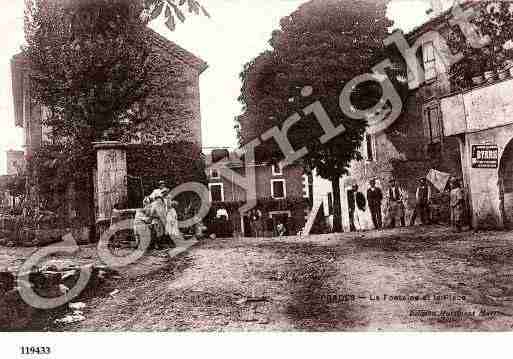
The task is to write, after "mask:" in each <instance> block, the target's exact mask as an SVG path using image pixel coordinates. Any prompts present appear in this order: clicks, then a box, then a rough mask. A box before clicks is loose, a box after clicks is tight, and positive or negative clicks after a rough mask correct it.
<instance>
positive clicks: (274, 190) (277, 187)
mask: <svg viewBox="0 0 513 359" xmlns="http://www.w3.org/2000/svg"><path fill="white" fill-rule="evenodd" d="M271 196H272V198H275V199H283V198H285V197H287V190H286V188H285V180H283V179H279V180H271Z"/></svg>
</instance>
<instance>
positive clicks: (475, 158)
mask: <svg viewBox="0 0 513 359" xmlns="http://www.w3.org/2000/svg"><path fill="white" fill-rule="evenodd" d="M498 167H499V148H498V147H497V146H496V145H473V146H472V168H498Z"/></svg>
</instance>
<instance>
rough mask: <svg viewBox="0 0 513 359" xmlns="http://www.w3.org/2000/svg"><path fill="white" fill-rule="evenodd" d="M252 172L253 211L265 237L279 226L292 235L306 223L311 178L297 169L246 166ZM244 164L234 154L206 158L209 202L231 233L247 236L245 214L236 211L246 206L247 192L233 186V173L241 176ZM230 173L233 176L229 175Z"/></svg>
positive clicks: (260, 164) (224, 152)
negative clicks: (222, 213)
mask: <svg viewBox="0 0 513 359" xmlns="http://www.w3.org/2000/svg"><path fill="white" fill-rule="evenodd" d="M247 166H251V167H254V169H255V183H256V199H257V206H256V207H255V208H256V209H258V210H260V211H261V213H262V217H263V222H264V227H265V232H266V235H267V236H271V235H272V234H273V230H274V229H275V228H276V225H277V224H278V223H279V222H281V223H282V224H284V225H286V226H287V229H288V233H289V234H291V235H295V234H296V233H297V232H299V231H300V230H301V229H302V228H303V227H304V225H305V223H306V217H307V215H308V213H309V208H310V203H311V202H310V197H311V186H310V184H311V177H310V176H308V175H307V174H306V173H305V171H304V169H303V168H302V167H301V166H299V165H290V166H288V167H285V168H282V167H281V166H280V165H279V164H274V163H270V162H258V163H251V164H247ZM245 168H246V163H245V162H244V161H243V160H241V159H240V158H239V157H238V156H237V155H236V154H235V153H234V152H232V151H228V150H214V151H212V152H211V153H210V154H209V155H208V156H207V177H208V187H209V192H210V200H211V202H212V205H213V207H214V208H215V209H226V211H227V212H228V216H229V220H230V221H231V222H232V224H233V227H234V232H235V233H238V234H242V235H245V236H250V235H251V228H250V222H249V213H246V214H245V215H243V216H241V215H240V213H239V208H240V207H242V205H243V204H245V203H246V198H247V194H246V193H247V192H246V190H245V189H244V188H242V187H241V186H240V185H238V184H237V182H236V181H235V180H234V179H233V176H232V175H231V174H232V173H233V172H236V173H239V174H241V175H243V176H244V175H245ZM232 171H233V172H232Z"/></svg>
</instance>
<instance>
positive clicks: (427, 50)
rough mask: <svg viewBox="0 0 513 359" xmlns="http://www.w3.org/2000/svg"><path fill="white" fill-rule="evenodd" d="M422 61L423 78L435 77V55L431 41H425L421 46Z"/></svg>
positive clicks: (431, 78)
mask: <svg viewBox="0 0 513 359" xmlns="http://www.w3.org/2000/svg"><path fill="white" fill-rule="evenodd" d="M422 57H423V62H424V79H425V80H426V81H432V80H434V79H435V78H436V56H435V46H434V44H433V42H426V43H425V44H424V46H423V47H422Z"/></svg>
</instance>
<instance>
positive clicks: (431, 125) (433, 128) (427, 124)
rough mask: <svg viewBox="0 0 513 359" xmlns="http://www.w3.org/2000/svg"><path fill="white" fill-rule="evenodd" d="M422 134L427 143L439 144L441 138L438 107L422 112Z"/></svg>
mask: <svg viewBox="0 0 513 359" xmlns="http://www.w3.org/2000/svg"><path fill="white" fill-rule="evenodd" d="M424 116H425V119H424V120H425V121H424V132H425V134H426V137H427V139H428V143H429V144H432V143H440V142H441V140H442V136H443V130H442V124H441V121H440V116H439V111H438V106H430V107H428V108H426V110H425V111H424Z"/></svg>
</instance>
